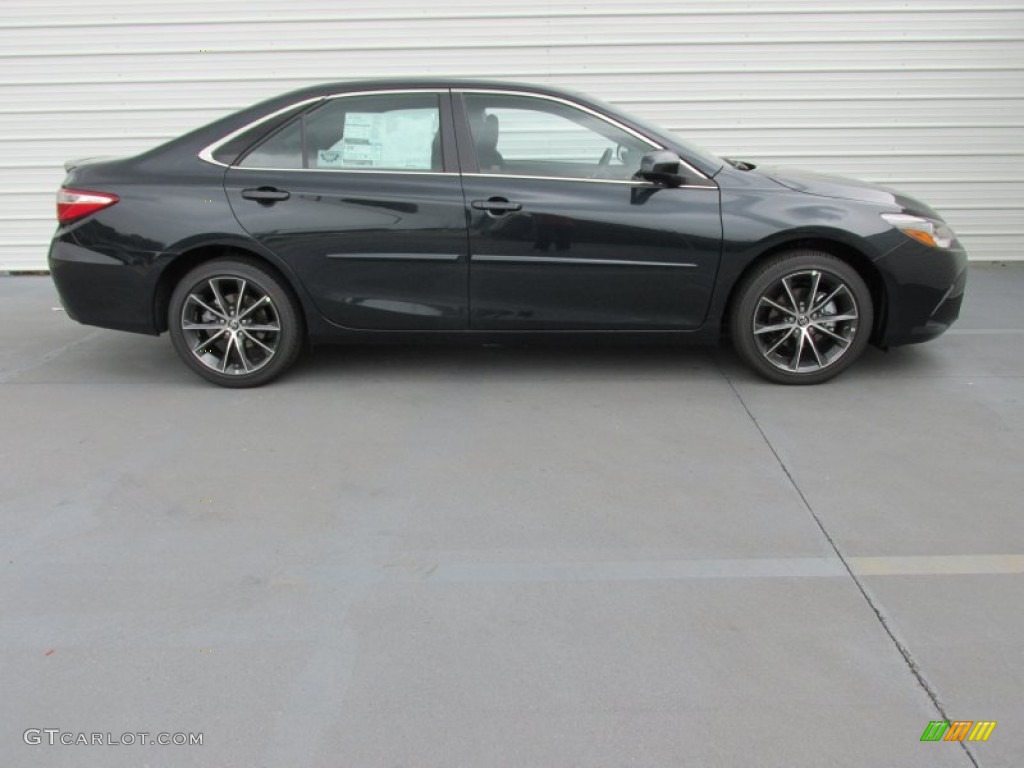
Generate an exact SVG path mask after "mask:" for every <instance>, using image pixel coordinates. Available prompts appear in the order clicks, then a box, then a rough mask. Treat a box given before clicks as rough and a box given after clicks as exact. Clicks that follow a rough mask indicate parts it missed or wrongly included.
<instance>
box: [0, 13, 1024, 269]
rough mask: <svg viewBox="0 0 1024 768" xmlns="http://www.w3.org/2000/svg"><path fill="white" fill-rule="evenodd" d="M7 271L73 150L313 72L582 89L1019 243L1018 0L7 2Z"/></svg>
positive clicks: (36, 248)
mask: <svg viewBox="0 0 1024 768" xmlns="http://www.w3.org/2000/svg"><path fill="white" fill-rule="evenodd" d="M0 60H2V64H3V66H0V174H2V179H3V184H2V185H0V201H2V205H0V269H33V268H35V269H38V268H41V267H42V266H43V265H44V259H45V249H46V245H47V241H48V239H49V236H50V233H51V232H52V229H53V207H54V206H53V193H54V191H55V189H56V188H57V187H58V186H59V184H60V182H61V179H62V178H63V172H62V168H61V163H62V162H63V161H64V160H65V159H66V158H70V157H80V156H83V155H96V154H128V153H134V152H137V151H139V150H142V149H145V148H147V147H150V146H152V145H154V144H156V143H158V142H160V141H161V140H163V139H165V138H168V137H171V136H174V135H176V134H179V133H181V132H183V131H185V130H186V129H188V128H190V127H194V126H197V125H199V124H202V123H204V122H207V121H209V120H212V119H214V118H216V117H218V116H220V115H222V114H224V113H226V112H228V111H231V110H234V109H236V108H238V107H241V106H244V105H246V104H248V103H251V102H253V101H255V100H257V99H260V98H263V97H266V96H270V95H273V94H275V93H278V92H281V91H285V90H289V89H292V88H297V87H300V86H304V85H307V84H310V83H315V82H321V81H327V80H337V79H346V78H352V77H375V76H390V75H409V74H425V73H432V74H434V73H436V74H452V75H469V76H475V77H493V78H502V79H511V80H523V81H527V82H529V81H534V82H545V83H552V84H557V85H562V86H567V87H571V88H577V89H580V90H584V91H588V92H591V93H593V94H594V95H596V96H599V97H601V98H604V99H606V100H608V101H612V102H616V103H619V104H622V105H624V106H625V107H626V108H628V109H629V110H631V111H633V112H635V113H637V114H639V115H641V116H644V117H648V118H651V119H654V120H656V121H660V122H662V123H663V124H665V125H667V126H668V127H670V128H672V129H675V130H677V131H678V132H679V133H681V134H683V135H684V136H686V137H687V138H690V139H692V140H694V141H696V142H698V143H702V144H704V145H705V146H707V147H708V148H709V149H712V150H714V151H717V152H719V153H722V154H725V155H728V156H733V157H741V158H745V159H750V160H753V161H755V162H759V163H766V164H776V165H779V164H785V165H794V166H803V167H808V168H813V169H817V170H823V171H830V172H836V173H843V174H849V175H854V176H859V177H861V178H865V179H869V180H873V181H880V182H886V183H890V184H893V185H895V186H897V187H900V188H903V189H905V190H906V191H908V192H910V193H912V194H916V195H918V196H920V197H922V198H924V199H925V200H927V201H929V202H931V203H933V204H934V205H935V206H936V207H937V208H939V209H940V210H941V211H942V212H943V213H945V214H946V215H947V217H948V219H949V220H950V222H951V223H952V224H953V225H954V226H955V227H956V228H957V230H958V231H959V232H960V233H961V235H962V238H963V240H964V242H965V243H966V244H967V245H968V246H969V248H970V250H971V255H972V256H973V257H974V258H977V259H1017V258H1021V257H1022V256H1021V251H1020V249H1019V247H1018V243H1019V241H1020V239H1021V236H1022V235H1024V2H1020V1H1019V0H976V2H975V3H971V2H970V1H969V0H907V1H905V2H894V1H889V2H884V1H883V0H761V1H760V2H738V1H737V0H692V1H689V2H686V1H682V0H672V1H670V0H662V1H660V2H659V1H658V0H633V1H632V2H631V1H630V0H547V1H544V0H520V1H519V2H516V3H483V2H479V1H478V0H474V1H473V2H458V1H457V0H433V1H432V2H430V3H425V2H423V0H376V2H373V3H356V2H351V1H350V0H335V1H334V2H331V1H329V0H324V1H322V2H316V1H315V0H284V1H283V0H218V2H209V1H208V0H177V2H174V3H160V4H157V3H152V4H150V3H147V2H143V1H142V0H92V2H88V3H80V2H71V1H70V0H0Z"/></svg>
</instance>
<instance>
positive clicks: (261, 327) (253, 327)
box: [242, 324, 281, 333]
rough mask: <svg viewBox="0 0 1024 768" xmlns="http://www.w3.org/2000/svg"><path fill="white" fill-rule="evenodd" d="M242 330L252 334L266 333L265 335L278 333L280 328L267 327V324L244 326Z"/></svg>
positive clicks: (275, 326)
mask: <svg viewBox="0 0 1024 768" xmlns="http://www.w3.org/2000/svg"><path fill="white" fill-rule="evenodd" d="M242 330H244V331H253V332H257V331H263V332H266V333H278V332H279V331H280V330H281V326H279V325H276V324H275V325H267V324H261V325H244V326H242Z"/></svg>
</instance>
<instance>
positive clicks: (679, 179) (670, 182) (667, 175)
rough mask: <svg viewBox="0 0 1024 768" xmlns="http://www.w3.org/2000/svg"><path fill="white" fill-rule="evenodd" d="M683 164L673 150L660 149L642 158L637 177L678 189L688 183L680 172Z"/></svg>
mask: <svg viewBox="0 0 1024 768" xmlns="http://www.w3.org/2000/svg"><path fill="white" fill-rule="evenodd" d="M682 163H683V161H682V160H680V159H679V155H677V154H676V153H675V152H673V151H672V150H669V149H659V150H657V151H655V152H648V153H647V154H646V155H644V156H643V157H642V158H640V170H639V171H637V174H636V175H637V177H638V178H641V179H644V180H645V181H653V182H655V183H657V184H664V185H665V186H666V187H678V186H680V185H682V184H683V183H684V182H685V181H686V179H685V178H684V177H683V175H682V174H681V173H680V172H679V170H680V168H681V166H682Z"/></svg>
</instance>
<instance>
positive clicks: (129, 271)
mask: <svg viewBox="0 0 1024 768" xmlns="http://www.w3.org/2000/svg"><path fill="white" fill-rule="evenodd" d="M49 263H50V275H51V276H52V277H53V282H54V284H55V285H56V286H57V293H58V294H60V300H61V304H63V305H64V309H65V310H66V311H67V313H68V316H69V317H70V318H71V319H72V320H77V321H78V322H79V323H82V324H84V325H96V326H99V327H101V328H113V329H115V330H119V331H131V332H134V333H148V334H152V335H154V336H155V335H158V334H159V331H158V330H157V327H156V322H155V317H154V314H153V288H152V286H151V285H150V284H149V280H148V279H147V278H148V276H149V272H150V270H149V268H148V266H147V267H144V266H133V265H131V264H126V263H125V262H124V261H120V260H118V259H115V258H113V257H111V256H107V255H105V254H102V253H98V252H97V251H93V250H90V249H88V248H83V247H82V246H80V245H77V244H75V243H72V242H68V241H66V240H61V239H55V240H54V241H53V243H51V245H50V253H49Z"/></svg>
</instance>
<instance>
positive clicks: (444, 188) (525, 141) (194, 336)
mask: <svg viewBox="0 0 1024 768" xmlns="http://www.w3.org/2000/svg"><path fill="white" fill-rule="evenodd" d="M66 171H67V178H66V179H65V181H64V185H63V187H62V188H61V189H60V191H59V192H58V195H57V219H58V227H57V231H56V233H55V235H54V237H53V242H52V245H51V248H50V252H49V264H50V269H51V273H52V276H53V280H54V282H55V283H56V286H57V289H58V291H59V293H60V296H61V301H62V303H63V305H64V307H65V308H66V310H67V312H68V314H69V315H70V316H71V317H72V318H73V319H75V320H77V321H78V322H81V323H86V324H89V325H97V326H102V327H106V328H115V329H120V330H125V331H133V332H138V333H147V334H154V335H159V334H161V333H163V332H164V331H167V332H168V333H169V335H170V338H171V341H172V343H173V346H174V349H175V350H176V351H177V353H178V355H180V357H181V359H182V360H183V361H184V362H185V364H186V365H187V366H188V367H189V368H191V369H192V370H193V371H195V372H196V373H197V374H199V375H200V376H202V377H204V378H206V379H208V380H209V381H212V382H214V383H216V384H221V385H224V386H228V387H251V386H256V385H259V384H264V383H266V382H268V381H270V380H271V379H273V378H275V377H276V376H278V375H280V374H281V373H283V372H284V371H285V370H286V369H287V368H288V367H289V366H291V365H292V363H293V362H294V361H295V360H296V358H297V357H298V355H299V352H300V350H302V349H303V348H304V347H305V346H312V345H316V344H322V343H326V342H339V341H340V342H367V341H369V342H373V341H382V340H412V339H431V338H433V339H437V338H438V336H448V337H450V336H453V335H458V336H461V337H464V338H466V339H470V340H478V341H487V342H492V343H493V342H499V343H500V342H502V341H504V340H511V339H513V338H515V339H518V340H522V339H536V338H538V337H546V338H557V339H558V341H559V343H566V344H572V343H573V341H574V340H575V339H578V338H580V337H581V336H582V335H589V336H605V337H609V336H616V337H620V338H626V339H630V338H634V339H637V340H640V339H651V338H657V339H669V340H693V341H697V342H702V343H715V342H717V341H718V340H719V339H720V338H721V337H722V336H723V335H726V334H727V335H728V336H729V337H731V339H732V343H733V345H734V347H735V349H736V350H737V353H738V354H739V356H740V357H741V358H742V359H743V360H744V361H745V362H746V363H747V364H749V365H750V367H751V368H752V369H753V370H755V371H756V372H757V373H759V374H761V375H762V376H764V377H766V378H768V379H770V380H772V381H775V382H781V383H786V384H812V383H818V382H822V381H825V380H827V379H830V378H832V377H833V376H835V375H836V374H838V373H840V372H841V371H842V370H844V369H845V368H847V367H848V366H849V365H850V364H851V363H853V362H854V361H855V360H856V359H857V357H858V356H859V355H860V354H861V353H862V352H863V350H864V349H865V347H866V346H867V345H868V344H874V345H877V346H879V347H883V348H884V347H891V346H897V345H901V344H909V343H914V342H920V341H926V340H928V339H931V338H934V337H935V336H938V335H939V334H941V333H942V332H943V331H945V330H946V329H947V328H948V327H949V326H950V324H951V323H953V322H954V320H956V318H957V315H958V314H959V310H960V304H961V301H962V298H963V293H964V284H965V280H966V262H967V259H966V255H965V253H964V250H963V248H962V247H961V245H960V244H959V242H958V241H957V239H956V237H955V235H954V234H953V232H952V231H951V230H950V228H949V227H948V226H947V225H946V224H945V223H944V222H943V220H942V218H941V217H940V216H939V214H937V213H936V212H935V211H934V210H932V209H931V208H930V207H928V206H927V205H926V204H924V203H922V202H920V201H918V200H915V199H913V198H911V197H908V196H906V195H904V194H901V193H899V192H896V191H893V190H891V189H887V188H885V187H881V186H877V185H874V184H868V183H863V182H858V181H855V180H851V179H845V178H838V177H830V176H822V175H816V174H812V173H808V172H805V171H796V170H787V169H779V168H761V167H755V166H754V165H753V164H751V163H749V162H744V161H742V160H731V159H726V158H721V157H717V156H716V155H714V154H711V153H710V152H707V151H705V150H703V149H701V148H699V147H697V146H695V145H693V144H691V143H690V142H688V141H686V140H685V139H683V138H680V137H677V136H676V135H674V134H672V133H670V132H668V131H666V130H663V129H661V128H659V127H657V126H655V125H651V124H650V123H647V122H645V121H643V120H640V119H637V118H636V117H633V116H631V115H629V114H626V113H625V112H623V111H621V110H619V109H617V108H614V107H611V106H609V105H607V104H604V103H602V102H600V101H597V100H595V99H593V98H589V97H586V96H583V95H580V94H577V93H572V92H567V91H563V90H558V89H555V88H549V87H546V86H544V87H541V86H527V85H522V84H508V83H493V82H479V81H448V80H445V81H441V80H439V81H423V80H419V81H373V82H349V83H335V84H329V85H321V86H317V87H314V88H308V89H305V90H301V91H295V92H292V93H288V94H285V95H283V96H279V97H276V98H273V99H270V100H269V101H265V102H263V103H260V104H257V105H255V106H253V107H250V108H247V109H243V110H242V111H240V112H237V113H235V114H232V115H230V116H228V117H225V118H223V119H220V120H217V121H216V122H214V123H211V124H210V125H207V126H205V127H202V128H199V129H197V130H194V131H192V132H190V133H188V134H186V135H184V136H181V137H180V138H176V139H173V140H171V141H169V142H167V143H165V144H163V145H162V146H159V147H157V148H155V149H152V150H150V151H147V152H144V153H143V154H140V155H137V156H134V157H128V158H119V159H87V160H81V161H70V162H68V163H67V164H66Z"/></svg>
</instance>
